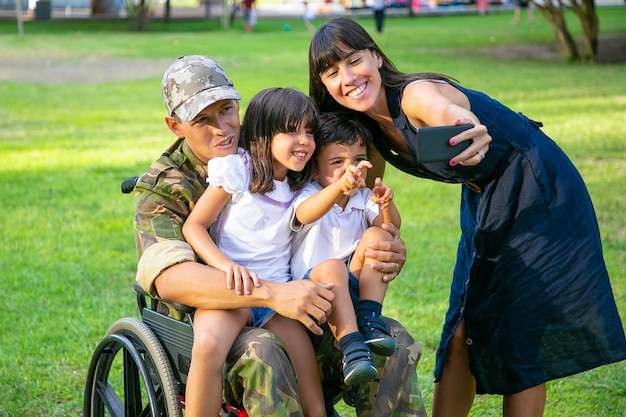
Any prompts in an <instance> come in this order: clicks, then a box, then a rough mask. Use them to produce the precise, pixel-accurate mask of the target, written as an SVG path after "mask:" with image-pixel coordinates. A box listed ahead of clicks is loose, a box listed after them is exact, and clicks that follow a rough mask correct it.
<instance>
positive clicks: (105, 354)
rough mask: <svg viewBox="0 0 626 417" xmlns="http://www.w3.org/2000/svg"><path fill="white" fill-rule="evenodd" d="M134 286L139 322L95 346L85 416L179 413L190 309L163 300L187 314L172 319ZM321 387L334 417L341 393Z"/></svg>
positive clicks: (128, 322) (233, 416)
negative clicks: (185, 318) (159, 310)
mask: <svg viewBox="0 0 626 417" xmlns="http://www.w3.org/2000/svg"><path fill="white" fill-rule="evenodd" d="M137 179H138V177H131V178H127V179H126V180H124V181H123V182H122V184H121V189H122V193H124V194H128V193H131V192H132V190H133V189H134V187H135V184H136V182H137ZM134 289H135V292H136V293H137V307H138V309H139V314H140V315H141V320H138V319H136V318H134V317H126V318H122V319H119V320H118V321H116V322H115V323H113V324H112V325H111V326H110V327H109V329H108V330H107V332H106V334H105V336H104V338H103V339H102V341H100V343H99V344H98V346H97V347H96V349H95V351H94V353H93V356H92V358H91V363H90V365H89V370H88V373H87V379H86V381H85V392H84V400H83V415H84V417H104V416H112V417H182V416H183V411H182V410H183V409H184V407H185V400H184V398H185V386H186V383H187V373H188V372H189V366H190V364H191V350H192V346H193V312H194V311H195V309H193V308H191V307H188V306H185V305H182V304H177V303H171V302H168V304H171V305H172V306H173V307H174V308H175V309H176V310H178V311H180V312H182V313H184V314H185V315H186V317H187V322H184V321H181V320H177V319H174V318H172V317H169V316H167V315H164V314H161V313H160V312H158V307H159V301H158V300H156V299H154V298H152V297H151V296H150V295H149V294H148V293H147V292H146V291H144V290H143V289H142V288H141V287H140V286H139V284H138V283H135V285H134ZM148 301H149V304H148ZM324 388H325V389H324V391H325V392H324V394H325V395H324V397H325V400H326V411H327V415H328V417H338V414H337V412H336V410H335V409H334V404H335V403H336V402H337V401H339V399H340V398H341V397H342V394H341V392H340V390H337V389H335V388H333V387H324ZM329 388H330V389H329ZM105 413H106V414H105ZM219 417H248V414H247V413H246V411H245V410H244V409H243V408H242V407H240V406H237V405H233V404H224V405H223V406H222V410H221V411H220V414H219Z"/></svg>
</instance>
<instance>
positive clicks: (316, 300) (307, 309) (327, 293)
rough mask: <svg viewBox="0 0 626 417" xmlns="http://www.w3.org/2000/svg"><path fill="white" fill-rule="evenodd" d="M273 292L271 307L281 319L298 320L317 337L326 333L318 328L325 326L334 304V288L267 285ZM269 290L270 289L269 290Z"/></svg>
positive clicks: (304, 283) (304, 284)
mask: <svg viewBox="0 0 626 417" xmlns="http://www.w3.org/2000/svg"><path fill="white" fill-rule="evenodd" d="M263 286H264V287H266V288H267V289H269V290H270V292H271V296H270V297H269V300H268V305H267V306H268V307H269V308H271V309H273V310H274V311H276V312H277V313H278V314H280V315H281V316H284V317H287V318H290V319H294V320H298V321H299V322H301V323H302V324H304V326H306V328H307V329H309V330H310V331H311V332H313V333H314V334H316V335H318V336H319V335H321V334H322V333H323V331H322V328H321V327H320V326H319V325H320V324H322V323H325V322H326V317H327V316H328V315H329V314H330V312H331V311H332V308H333V302H334V300H335V293H334V292H333V291H332V289H333V287H334V284H317V283H314V282H312V281H309V280H296V281H290V282H287V283H269V282H268V283H267V284H265V283H264V285H263ZM268 287H269V288H268Z"/></svg>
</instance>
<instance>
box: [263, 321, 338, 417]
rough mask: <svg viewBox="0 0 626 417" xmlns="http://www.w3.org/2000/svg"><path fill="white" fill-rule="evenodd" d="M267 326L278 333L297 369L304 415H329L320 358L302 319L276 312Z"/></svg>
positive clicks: (299, 393)
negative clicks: (294, 318) (300, 320)
mask: <svg viewBox="0 0 626 417" xmlns="http://www.w3.org/2000/svg"><path fill="white" fill-rule="evenodd" d="M265 328H266V329H267V330H270V331H272V332H274V333H275V334H276V335H277V336H278V337H279V338H280V339H281V340H282V341H283V343H285V346H287V351H288V352H289V356H291V359H292V361H293V364H294V367H295V369H296V376H297V381H298V396H299V397H300V404H301V405H302V411H303V412H304V415H305V416H306V417H324V416H326V407H325V404H324V394H323V392H322V381H321V379H320V374H319V369H318V367H317V359H316V356H315V351H314V350H313V345H312V344H311V339H309V335H308V334H307V332H306V329H305V328H304V326H303V325H302V324H301V323H300V322H298V321H295V320H291V319H288V318H285V317H283V316H280V315H278V314H276V315H275V316H274V317H272V318H271V320H270V321H269V322H267V324H266V325H265Z"/></svg>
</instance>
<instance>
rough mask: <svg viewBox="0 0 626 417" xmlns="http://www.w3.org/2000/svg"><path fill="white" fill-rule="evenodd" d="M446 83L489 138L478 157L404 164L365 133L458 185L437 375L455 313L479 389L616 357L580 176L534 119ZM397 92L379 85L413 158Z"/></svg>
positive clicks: (621, 355)
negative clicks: (472, 161) (456, 229)
mask: <svg viewBox="0 0 626 417" xmlns="http://www.w3.org/2000/svg"><path fill="white" fill-rule="evenodd" d="M452 85H454V86H455V87H456V88H458V89H459V90H460V91H462V92H463V93H464V94H465V95H466V96H467V98H468V99H469V102H470V105H471V110H472V112H473V113H474V114H476V116H477V117H478V119H479V120H480V121H481V122H482V123H483V124H484V125H486V126H487V129H488V131H489V134H490V135H491V137H492V143H491V144H490V148H489V152H487V154H486V158H485V159H484V160H483V161H482V162H481V163H480V164H478V165H477V166H474V167H463V166H455V167H452V166H450V165H449V164H448V163H447V162H440V163H426V164H418V163H417V162H409V161H407V160H406V159H404V158H402V157H398V156H396V155H394V154H392V153H391V152H390V151H389V149H388V147H387V145H385V144H384V142H383V140H382V138H381V136H380V135H375V137H376V138H375V145H376V147H377V149H378V151H379V152H380V153H381V154H382V156H383V157H384V158H385V159H386V160H387V161H388V162H389V163H391V164H392V165H394V166H395V167H397V168H399V169H401V170H402V171H405V172H407V173H409V174H411V175H414V176H416V177H423V178H429V179H433V180H437V181H444V182H453V183H463V184H464V186H463V187H462V193H461V199H462V200H461V218H460V220H461V222H460V223H461V232H462V234H461V238H460V242H459V246H458V252H457V260H456V265H455V268H454V276H453V280H452V287H451V292H450V301H449V302H450V306H449V309H448V312H447V314H446V321H445V324H444V327H443V334H442V338H441V342H440V345H439V349H438V350H437V362H436V366H435V380H436V381H437V380H439V378H440V376H441V370H442V367H443V363H444V360H445V356H446V349H447V347H448V344H449V342H450V339H451V337H452V334H453V332H454V330H455V328H456V326H457V325H458V324H459V321H460V320H461V318H462V317H464V318H465V325H466V330H467V340H466V343H467V344H468V345H469V356H470V369H471V371H472V374H473V375H474V377H475V378H476V392H477V393H479V394H484V393H490V394H502V395H507V394H514V393H517V392H520V391H523V390H524V389H527V388H530V387H533V386H536V385H539V384H542V383H544V382H547V381H550V380H552V379H556V378H560V377H565V376H568V375H572V374H575V373H578V372H582V371H585V370H588V369H591V368H594V367H597V366H600V365H605V364H608V363H612V362H617V361H620V360H623V359H626V339H625V337H624V329H623V327H622V323H621V320H620V317H619V315H618V312H617V307H616V305H615V300H614V298H613V292H612V289H611V285H610V283H609V277H608V273H607V270H606V266H605V263H604V258H603V255H602V246H601V242H600V233H599V230H598V224H597V220H596V216H595V212H594V209H593V206H592V203H591V199H590V197H589V194H588V192H587V188H586V186H585V184H584V182H583V180H582V178H581V176H580V174H579V173H578V171H577V170H576V168H575V167H574V165H573V164H572V162H571V161H570V160H569V158H568V157H567V156H566V155H565V153H564V152H563V151H562V150H561V149H560V148H559V147H558V146H557V145H556V144H555V143H554V142H553V141H552V140H551V139H550V138H549V137H547V136H546V135H545V134H544V133H543V132H542V131H541V130H540V127H541V124H540V123H537V122H534V121H532V120H529V119H528V118H526V117H525V116H524V115H522V114H521V113H516V112H513V111H512V110H510V109H509V108H507V107H506V106H504V105H503V104H501V103H499V102H498V101H496V100H494V99H492V98H490V97H488V96H486V95H485V94H483V93H480V92H477V91H473V90H469V89H466V88H464V87H461V86H459V85H457V84H452ZM401 95H402V90H391V91H387V100H388V103H389V108H390V111H391V116H392V118H393V121H394V125H395V126H396V127H397V128H398V129H400V130H401V131H402V134H403V136H404V139H405V141H406V142H407V144H408V145H409V148H410V149H411V153H412V154H413V158H415V146H414V144H413V140H412V138H414V137H415V128H414V127H413V126H412V125H411V124H410V123H409V121H408V120H407V118H406V116H405V115H404V114H403V113H402V111H401V109H400V98H401Z"/></svg>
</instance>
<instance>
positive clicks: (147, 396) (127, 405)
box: [83, 318, 182, 417]
mask: <svg viewBox="0 0 626 417" xmlns="http://www.w3.org/2000/svg"><path fill="white" fill-rule="evenodd" d="M120 351H122V354H121V355H119V356H121V358H120V357H118V353H120ZM116 357H117V360H116ZM83 414H84V416H85V417H104V416H112V417H138V416H152V417H182V410H181V401H180V393H179V390H178V383H177V381H176V379H175V377H174V373H173V371H172V368H171V365H170V363H169V359H168V356H167V354H166V353H165V351H164V350H163V347H162V346H161V343H160V342H159V340H158V339H157V337H156V336H155V335H154V333H153V332H152V331H151V330H150V328H149V327H148V326H147V325H146V324H145V323H143V322H142V321H140V320H137V319H135V318H123V319H120V320H118V321H116V322H115V323H113V324H112V325H111V327H109V330H108V331H107V333H106V335H105V337H104V339H103V340H102V341H101V342H100V344H99V345H98V347H97V348H96V351H95V353H94V356H93V357H92V360H91V364H90V366H89V372H88V375H87V381H86V384H85V398H84V409H83Z"/></svg>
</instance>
